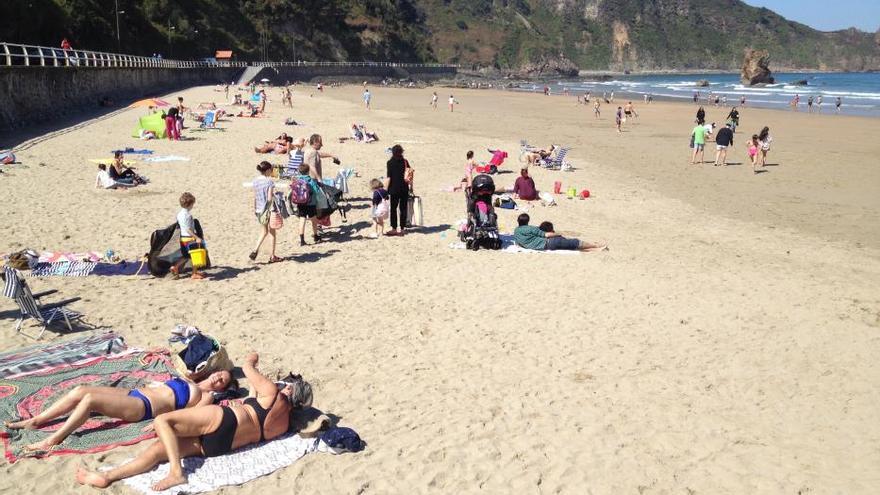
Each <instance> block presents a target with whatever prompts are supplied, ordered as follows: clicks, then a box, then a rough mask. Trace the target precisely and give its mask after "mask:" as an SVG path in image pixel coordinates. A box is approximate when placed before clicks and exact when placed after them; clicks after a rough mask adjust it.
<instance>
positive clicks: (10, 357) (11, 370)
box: [0, 332, 129, 380]
mask: <svg viewBox="0 0 880 495" xmlns="http://www.w3.org/2000/svg"><path fill="white" fill-rule="evenodd" d="M127 351H129V349H128V348H127V346H126V345H125V341H124V340H123V338H122V337H121V336H119V335H117V334H116V333H114V332H104V333H99V334H94V335H87V336H85V337H79V338H76V339H72V340H67V341H64V342H52V343H50V344H39V345H33V346H30V347H24V348H21V349H15V350H13V351H8V352H4V353H0V380H2V379H4V378H18V377H22V376H26V375H30V374H33V373H37V372H41V371H47V370H58V369H61V368H64V367H67V366H71V365H74V364H81V363H84V362H86V361H90V360H93V359H96V358H101V357H106V356H111V355H114V354H121V353H123V352H127Z"/></svg>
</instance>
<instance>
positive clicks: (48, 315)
mask: <svg viewBox="0 0 880 495" xmlns="http://www.w3.org/2000/svg"><path fill="white" fill-rule="evenodd" d="M4 278H5V279H6V283H5V284H4V287H3V295H5V296H6V297H8V298H10V299H14V300H15V304H17V305H18V309H19V310H20V311H21V315H20V316H19V317H18V320H16V322H15V331H16V332H18V333H21V334H22V335H24V336H26V337H31V336H30V335H28V334H26V333H24V332H23V331H22V325H23V324H24V321H25V320H26V319H28V318H33V319H35V320H37V322H38V323H39V324H40V326H41V327H42V329H41V330H40V333H39V334H38V335H37V336H36V337H31V338H36V339H39V338H41V337H42V336H43V332H45V331H46V329H48V328H49V325H51V324H52V323H53V322H60V321H62V319H63V322H64V323H65V324H66V325H67V329H68V330H70V331H73V326H71V324H70V321H71V320H79V319H81V318H82V314H80V313H77V312H76V311H73V310H70V309H67V308H65V307H64V306H65V305H66V304H69V303H71V302H73V301H75V299H74V300H67V301H62V302H60V303H55V304H48V305H45V306H42V307H40V305H39V303H37V299H38V298H40V297H42V296H45V295H47V294H48V293H51V292H54V291H50V292H44V293H41V294H37V295H36V297H35V296H34V294H33V293H32V292H31V289H30V287H28V285H27V282H26V281H25V280H24V278H22V276H21V275H20V274H19V273H18V271H17V270H16V269H14V268H12V267H11V266H5V267H4Z"/></svg>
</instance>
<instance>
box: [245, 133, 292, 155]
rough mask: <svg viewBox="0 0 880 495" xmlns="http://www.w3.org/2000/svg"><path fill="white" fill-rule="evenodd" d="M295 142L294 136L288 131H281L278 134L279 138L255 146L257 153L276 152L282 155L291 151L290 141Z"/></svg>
mask: <svg viewBox="0 0 880 495" xmlns="http://www.w3.org/2000/svg"><path fill="white" fill-rule="evenodd" d="M292 142H293V138H292V137H290V136H288V135H287V133H286V132H284V133H281V135H280V136H278V139H275V140H274V141H266V142H265V144H262V145H260V146H255V147H254V151H256V152H257V153H275V154H277V155H281V154H284V153H289V152H290V143H292Z"/></svg>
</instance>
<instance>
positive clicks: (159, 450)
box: [76, 352, 312, 491]
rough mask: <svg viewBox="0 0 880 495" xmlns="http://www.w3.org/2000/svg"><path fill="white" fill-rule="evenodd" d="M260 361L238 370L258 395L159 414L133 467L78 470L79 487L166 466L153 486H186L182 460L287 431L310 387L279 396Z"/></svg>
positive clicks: (298, 381) (253, 356) (297, 385)
mask: <svg viewBox="0 0 880 495" xmlns="http://www.w3.org/2000/svg"><path fill="white" fill-rule="evenodd" d="M258 361H259V356H258V355H257V353H255V352H252V353H250V354H249V355H248V356H247V357H246V358H245V364H244V366H243V367H242V370H243V371H244V376H245V378H247V379H248V381H249V382H250V384H251V385H252V387H251V388H252V389H253V390H255V391H256V396H255V397H248V398H247V399H245V400H244V402H243V403H241V404H239V403H232V404H231V405H230V406H214V405H212V406H203V407H198V408H194V409H183V410H179V411H173V412H170V413H166V414H162V415H160V416H159V417H157V418H156V420H155V421H154V423H153V424H154V425H155V429H156V433H157V434H158V435H159V440H158V441H157V442H155V443H154V444H153V445H151V446H150V447H149V448H148V449H147V450H145V451H144V452H142V453H141V454H140V455H139V456H138V457H137V458H135V459H134V460H133V461H131V462H129V463H127V464H123V465H122V466H119V467H118V468H115V469H111V470H110V471H106V472H92V471H86V470H85V469H82V468H79V469H78V470H77V473H76V480H77V481H78V482H79V483H80V484H84V485H92V486H95V487H98V488H105V487H107V486H109V485H110V484H111V483H113V482H114V481H117V480H121V479H124V478H129V477H131V476H135V475H137V474H141V473H145V472H147V471H149V470H150V469H153V467H154V466H156V465H157V464H159V463H161V462H165V461H168V463H169V465H170V466H171V467H170V471H169V473H168V476H166V477H165V479H163V480H161V481H159V482H158V483H156V484H155V485H153V487H152V488H153V490H156V491H162V490H166V489H168V488H170V487H172V486H177V485H181V484H183V483H186V475H185V474H184V473H183V468H182V466H181V464H180V459H181V458H184V457H191V456H206V457H213V456H218V455H223V454H226V453H228V452H231V451H233V450H235V449H238V448H241V447H243V446H245V445H250V444H253V443H257V442H261V441H264V440H271V439H273V438H276V437H278V436H280V435H283V434H284V433H287V431H288V430H289V428H290V411H291V410H293V409H295V408H302V407H308V406H310V405H311V404H312V387H311V385H309V383H308V382H306V381H304V380H302V378H300V377H298V376H297V377H294V378H295V379H294V381H293V382H291V383H287V384H286V385H285V386H284V388H282V389H281V390H279V389H278V386H277V385H276V384H275V383H274V382H272V381H271V380H269V379H268V378H266V377H265V376H263V375H262V374H261V373H260V372H259V371H257V368H256V366H257V362H258Z"/></svg>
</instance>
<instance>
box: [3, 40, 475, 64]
mask: <svg viewBox="0 0 880 495" xmlns="http://www.w3.org/2000/svg"><path fill="white" fill-rule="evenodd" d="M0 66H6V67H157V68H170V69H189V68H197V67H247V66H256V67H401V68H421V67H432V68H433V67H442V68H448V69H452V68H457V67H458V66H456V65H450V64H410V63H396V62H306V61H297V62H243V61H234V62H231V61H230V62H226V61H216V62H208V61H202V60H171V59H164V58H158V57H142V56H139V55H125V54H121V53H108V52H94V51H91V50H72V49H71V50H65V49H63V48H51V47H47V46H35V45H20V44H17V43H6V42H0Z"/></svg>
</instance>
